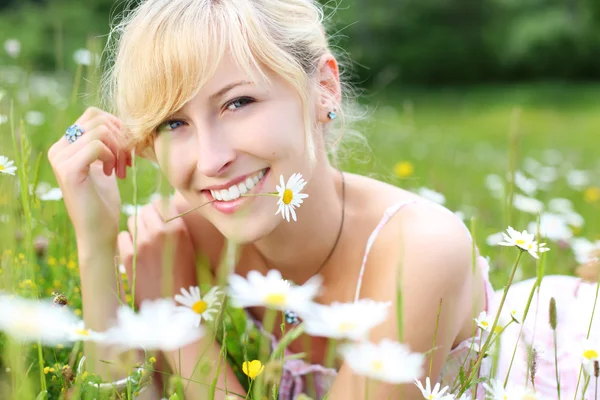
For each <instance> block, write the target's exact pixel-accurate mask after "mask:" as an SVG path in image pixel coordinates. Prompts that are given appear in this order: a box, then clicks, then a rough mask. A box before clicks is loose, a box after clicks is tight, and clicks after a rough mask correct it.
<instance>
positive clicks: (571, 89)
mask: <svg viewBox="0 0 600 400" xmlns="http://www.w3.org/2000/svg"><path fill="white" fill-rule="evenodd" d="M94 76H96V75H94V72H93V71H88V68H87V67H85V66H82V67H81V68H80V69H79V73H78V74H77V76H76V77H71V76H62V75H61V76H59V75H52V74H50V75H42V74H37V73H33V72H31V71H25V70H22V69H19V68H10V69H8V68H6V69H2V70H1V75H0V156H5V157H7V159H8V160H14V161H15V163H14V165H15V166H16V167H17V170H16V172H15V174H14V175H12V174H8V173H3V172H4V171H3V170H2V169H1V168H0V221H1V227H2V229H0V252H1V253H0V254H1V264H0V282H1V284H0V289H2V290H3V291H5V292H10V293H13V294H15V295H19V296H23V297H27V298H32V297H33V298H42V299H56V296H57V294H60V295H62V296H63V297H61V299H63V300H64V301H66V302H67V305H68V307H70V308H71V309H72V310H74V313H75V314H76V315H79V316H80V315H81V292H80V285H79V276H78V265H77V254H76V246H75V239H74V236H73V231H72V228H71V226H70V222H69V219H68V216H67V213H66V210H65V206H64V204H63V202H62V200H61V195H60V191H59V190H58V189H57V184H56V180H55V179H54V175H53V173H52V170H51V167H50V165H49V163H48V160H47V151H48V149H49V147H50V145H51V144H52V143H53V142H55V141H56V140H57V139H58V138H60V136H61V135H62V134H63V133H64V130H65V128H66V127H67V126H69V125H70V124H72V123H73V121H74V120H75V119H76V118H77V116H78V115H79V114H80V113H81V112H82V111H83V110H84V109H85V108H86V107H87V106H90V105H98V104H99V103H98V98H97V96H96V94H95V93H96V89H97V87H96V86H95V85H94V84H93V82H94ZM74 82H75V83H74ZM598 99H600V85H594V84H567V83H539V84H527V85H507V86H476V87H453V88H435V87H430V88H427V89H422V88H421V89H419V88H405V89H403V88H402V87H399V88H394V89H393V90H383V89H381V90H378V89H375V90H372V91H370V92H367V93H366V96H364V97H363V98H362V99H361V103H362V104H363V106H364V113H365V114H366V115H367V118H366V119H365V120H364V121H362V122H359V123H358V124H357V125H356V126H354V127H353V129H356V130H358V131H360V132H361V133H363V134H364V136H365V137H366V138H367V139H368V143H369V146H368V147H366V146H364V145H362V144H360V143H359V144H354V145H352V143H350V144H349V146H348V147H347V148H346V150H345V151H343V152H342V153H341V157H340V160H339V163H340V167H341V168H343V169H345V170H348V171H352V172H358V173H362V174H366V175H371V176H374V177H377V178H379V179H382V180H385V181H387V182H390V183H392V184H394V185H398V186H400V187H403V188H406V189H409V190H414V191H415V192H418V193H421V194H422V195H423V196H425V197H428V198H430V199H432V200H434V201H437V202H440V203H442V204H444V205H445V206H446V207H448V208H449V209H450V210H452V211H454V212H457V213H458V214H459V215H460V216H461V218H463V219H464V221H465V224H466V225H467V226H469V227H470V228H471V230H472V233H473V235H474V237H475V241H476V243H477V245H478V246H479V248H480V251H481V253H482V254H483V255H484V256H486V257H489V260H490V264H491V267H492V270H491V278H492V279H491V280H492V284H493V285H494V287H495V288H496V289H502V288H503V287H504V285H505V284H506V282H507V279H508V276H509V273H510V270H511V266H512V264H513V262H514V257H515V251H514V249H510V248H506V247H498V246H497V245H496V244H497V243H498V242H499V240H501V238H500V239H499V238H498V233H499V232H502V231H504V230H505V229H506V228H507V227H508V226H512V227H514V228H515V229H517V230H524V229H527V230H529V231H530V232H532V231H533V232H535V230H536V227H537V225H538V222H537V221H538V218H539V227H540V232H541V234H542V236H543V237H544V241H545V242H546V243H547V245H548V247H549V248H550V251H549V252H547V253H544V257H543V259H544V269H545V272H544V273H545V274H567V275H574V274H576V272H577V267H578V266H579V265H582V264H586V263H589V262H590V261H591V260H592V254H593V249H594V248H595V249H600V157H599V155H600V152H599V150H598V142H599V140H598V139H599V135H598V129H599V127H600V101H598ZM0 161H1V160H0ZM5 163H6V162H5ZM120 187H121V194H122V203H123V213H122V218H121V223H122V228H123V229H125V228H126V221H127V216H128V215H130V214H131V213H132V212H134V210H135V207H134V205H135V204H136V203H137V204H144V203H146V202H147V201H149V199H150V198H151V197H152V196H153V195H154V194H155V193H158V192H162V193H168V192H169V191H170V190H169V188H168V186H166V183H165V181H164V180H163V179H161V176H160V173H159V171H158V170H157V169H156V168H155V167H154V166H153V165H152V164H151V163H149V162H147V161H145V160H141V159H138V161H137V164H136V172H135V177H133V176H131V175H130V177H129V179H127V180H126V181H124V182H120ZM532 227H533V228H532ZM535 261H536V260H535V259H533V258H531V257H527V258H525V257H524V258H523V259H522V261H521V263H520V265H519V270H518V271H517V276H516V279H518V280H521V279H526V278H530V277H534V276H536V271H539V270H538V269H536V262H535ZM580 273H581V272H580ZM228 316H229V320H228V322H227V323H228V324H229V325H227V326H228V327H232V332H233V333H231V335H229V336H228V340H230V343H228V351H229V357H230V361H231V362H232V363H233V364H234V365H235V366H236V368H237V371H238V374H239V377H240V379H241V380H244V379H245V377H244V375H243V374H242V372H241V371H240V368H241V361H240V360H241V359H242V358H240V357H242V356H243V357H247V356H248V355H247V354H246V353H247V352H248V351H254V350H249V348H251V347H252V346H253V343H255V342H256V340H257V339H256V333H252V334H248V333H247V332H245V333H244V331H245V329H246V322H245V320H244V318H245V317H244V315H243V313H240V312H237V311H236V310H232V312H231V313H230V314H228ZM235 332H237V334H238V335H241V336H243V335H246V336H245V338H246V339H245V342H244V341H240V340H239V336H238V337H237V339H236V333H235ZM253 335H254V336H253ZM241 343H247V344H248V346H249V348H248V349H246V348H242V347H243V346H242V344H241ZM80 352H81V346H80V345H78V344H76V345H75V346H74V347H71V346H63V345H58V346H43V347H40V346H39V345H38V344H37V343H36V342H35V341H34V343H29V344H28V343H23V344H21V343H20V342H19V341H18V340H17V338H11V337H9V336H7V335H3V334H0V398H2V399H29V398H36V396H38V393H40V397H38V398H52V399H54V398H61V396H63V395H64V393H65V390H66V389H67V388H69V387H70V386H72V385H73V381H74V382H81V381H82V380H85V379H86V378H85V377H81V376H79V377H73V374H74V369H75V364H76V360H77V358H78V355H80ZM236 357H237V358H236ZM249 359H252V358H249ZM236 364H237V365H236ZM65 366H68V367H65ZM80 394H81V393H80ZM90 398H91V397H90ZM173 398H175V397H173Z"/></svg>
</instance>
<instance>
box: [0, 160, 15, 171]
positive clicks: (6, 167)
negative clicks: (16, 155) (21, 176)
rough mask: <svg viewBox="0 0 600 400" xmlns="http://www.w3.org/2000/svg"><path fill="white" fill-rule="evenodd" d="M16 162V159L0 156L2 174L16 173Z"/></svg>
mask: <svg viewBox="0 0 600 400" xmlns="http://www.w3.org/2000/svg"><path fill="white" fill-rule="evenodd" d="M14 163H15V162H14V161H12V160H9V159H8V158H7V157H5V156H0V174H7V175H14V174H15V171H16V170H17V167H15V166H14V165H13V164H14Z"/></svg>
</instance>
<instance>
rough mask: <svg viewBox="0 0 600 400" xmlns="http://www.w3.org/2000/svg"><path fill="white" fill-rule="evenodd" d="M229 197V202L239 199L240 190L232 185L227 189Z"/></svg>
mask: <svg viewBox="0 0 600 400" xmlns="http://www.w3.org/2000/svg"><path fill="white" fill-rule="evenodd" d="M229 196H231V200H235V199H237V198H238V197H240V189H239V188H238V187H237V185H233V186H232V187H230V188H229Z"/></svg>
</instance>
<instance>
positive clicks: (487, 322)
mask: <svg viewBox="0 0 600 400" xmlns="http://www.w3.org/2000/svg"><path fill="white" fill-rule="evenodd" d="M473 320H474V321H475V323H476V324H477V326H478V327H480V328H481V329H483V330H484V331H486V332H491V329H492V325H493V324H494V318H493V317H492V316H490V315H487V313H486V312H485V311H482V312H480V313H479V316H477V318H473Z"/></svg>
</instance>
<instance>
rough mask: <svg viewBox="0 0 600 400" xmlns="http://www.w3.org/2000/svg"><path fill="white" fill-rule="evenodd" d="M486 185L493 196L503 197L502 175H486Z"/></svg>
mask: <svg viewBox="0 0 600 400" xmlns="http://www.w3.org/2000/svg"><path fill="white" fill-rule="evenodd" d="M485 187H486V188H487V189H488V190H489V191H490V193H491V194H492V196H493V197H495V198H498V199H500V198H502V197H503V196H504V191H505V188H504V181H503V180H502V178H501V177H500V175H496V174H490V175H488V176H486V177H485Z"/></svg>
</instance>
